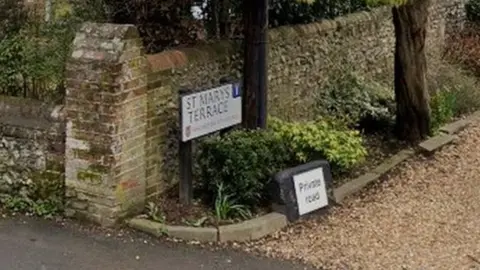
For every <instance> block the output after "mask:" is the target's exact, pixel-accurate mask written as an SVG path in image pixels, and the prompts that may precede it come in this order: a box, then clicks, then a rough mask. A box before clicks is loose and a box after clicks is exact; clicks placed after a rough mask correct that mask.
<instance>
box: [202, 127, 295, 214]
mask: <svg viewBox="0 0 480 270" xmlns="http://www.w3.org/2000/svg"><path fill="white" fill-rule="evenodd" d="M290 160H292V154H291V151H290V149H288V148H287V147H286V145H285V144H284V143H283V142H282V141H281V140H280V139H279V138H278V137H277V136H274V134H273V133H272V132H269V131H243V130H239V131H233V132H231V133H229V134H227V135H225V136H223V137H213V138H209V139H206V140H205V141H203V142H202V143H201V144H200V146H199V149H198V155H197V165H198V176H199V180H200V188H201V190H202V193H203V194H204V195H205V199H206V200H207V202H208V203H210V204H211V205H212V206H213V204H214V201H215V200H216V199H217V198H216V195H217V193H218V187H219V186H222V193H223V194H228V195H230V194H233V195H232V196H235V198H234V199H235V204H238V205H246V206H248V207H250V208H253V207H255V206H257V205H259V204H261V203H262V202H264V201H265V199H266V197H265V196H266V194H267V193H266V191H265V189H266V187H267V184H268V183H269V181H270V180H271V179H270V178H271V176H272V174H273V173H275V172H277V171H278V170H280V169H283V168H285V167H286V166H288V165H289V164H288V162H289V161H290Z"/></svg>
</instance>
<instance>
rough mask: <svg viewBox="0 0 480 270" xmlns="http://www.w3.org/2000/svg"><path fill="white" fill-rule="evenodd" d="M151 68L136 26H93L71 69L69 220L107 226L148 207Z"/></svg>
mask: <svg viewBox="0 0 480 270" xmlns="http://www.w3.org/2000/svg"><path fill="white" fill-rule="evenodd" d="M146 71H147V62H146V58H145V56H144V54H143V48H142V42H141V40H140V38H139V35H138V31H137V29H136V28H135V27H134V26H132V25H114V24H93V23H86V24H84V25H83V26H82V28H81V30H80V31H79V32H78V33H77V35H76V38H75V40H74V42H73V52H72V55H71V58H70V60H69V62H68V65H67V93H66V104H65V105H66V106H65V110H66V114H67V130H66V135H67V137H66V150H65V159H66V160H65V176H66V188H67V190H66V194H67V209H66V214H67V215H69V216H75V217H79V218H84V219H88V220H91V221H94V222H97V223H100V224H102V225H104V226H109V225H112V224H114V223H115V222H116V221H118V220H119V219H121V218H123V217H125V216H127V215H133V214H136V213H139V212H140V211H142V209H143V207H144V204H145V191H146V180H145V179H146V176H145V165H146V163H145V139H146V137H145V136H146V112H147V94H146V90H147V73H146Z"/></svg>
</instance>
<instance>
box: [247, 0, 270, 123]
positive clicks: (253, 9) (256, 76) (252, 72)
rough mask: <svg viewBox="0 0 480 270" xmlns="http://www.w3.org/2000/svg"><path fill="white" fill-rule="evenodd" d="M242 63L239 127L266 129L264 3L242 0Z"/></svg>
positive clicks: (265, 23) (265, 16)
mask: <svg viewBox="0 0 480 270" xmlns="http://www.w3.org/2000/svg"><path fill="white" fill-rule="evenodd" d="M243 5H244V7H243V8H244V15H243V16H244V34H245V41H244V42H245V44H244V46H245V49H244V63H243V90H244V95H243V97H244V104H243V126H244V127H245V128H247V129H257V128H265V127H266V125H267V90H268V79H267V78H268V76H267V72H268V70H267V44H266V43H267V32H268V0H245V1H244V2H243Z"/></svg>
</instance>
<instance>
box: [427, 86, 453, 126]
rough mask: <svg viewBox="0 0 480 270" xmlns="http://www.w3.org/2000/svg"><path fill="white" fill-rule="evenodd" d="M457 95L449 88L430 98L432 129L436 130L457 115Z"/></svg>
mask: <svg viewBox="0 0 480 270" xmlns="http://www.w3.org/2000/svg"><path fill="white" fill-rule="evenodd" d="M455 105H456V97H455V93H453V92H452V91H450V90H449V89H442V90H441V91H440V92H438V93H437V94H436V95H434V96H433V97H432V98H431V99H430V108H431V110H432V111H431V113H432V115H431V129H432V131H436V130H437V129H438V128H439V127H440V126H441V125H443V124H445V123H447V122H448V121H450V120H451V119H452V118H453V116H454V115H455V111H456V109H455Z"/></svg>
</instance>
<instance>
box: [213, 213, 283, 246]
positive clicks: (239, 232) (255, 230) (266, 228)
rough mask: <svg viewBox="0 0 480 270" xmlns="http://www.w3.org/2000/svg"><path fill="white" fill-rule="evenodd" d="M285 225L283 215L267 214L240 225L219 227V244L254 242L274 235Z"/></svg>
mask: <svg viewBox="0 0 480 270" xmlns="http://www.w3.org/2000/svg"><path fill="white" fill-rule="evenodd" d="M287 224H288V222H287V217H286V216H285V215H283V214H280V213H269V214H266V215H264V216H261V217H258V218H254V219H252V220H248V221H244V222H242V223H238V224H232V225H226V226H220V227H219V230H218V237H219V241H220V242H229V241H237V242H243V241H249V240H255V239H259V238H262V237H265V236H267V235H269V234H272V233H275V232H277V231H279V230H281V229H283V228H285V227H286V226H287Z"/></svg>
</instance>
